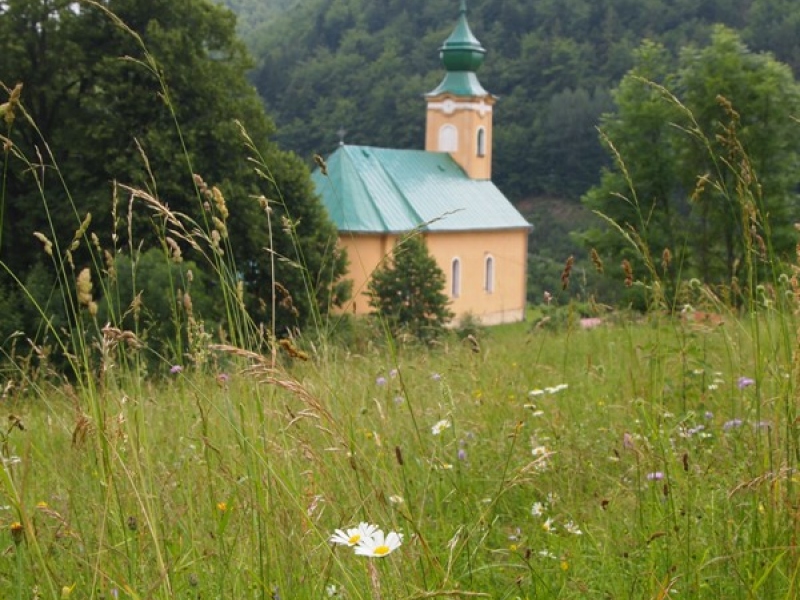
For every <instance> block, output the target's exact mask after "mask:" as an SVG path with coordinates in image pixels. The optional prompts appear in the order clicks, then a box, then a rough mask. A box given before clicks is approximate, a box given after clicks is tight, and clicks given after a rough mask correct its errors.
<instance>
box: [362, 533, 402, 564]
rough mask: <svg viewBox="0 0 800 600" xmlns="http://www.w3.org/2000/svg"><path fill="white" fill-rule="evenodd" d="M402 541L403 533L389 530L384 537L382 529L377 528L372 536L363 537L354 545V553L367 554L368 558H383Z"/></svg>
mask: <svg viewBox="0 0 800 600" xmlns="http://www.w3.org/2000/svg"><path fill="white" fill-rule="evenodd" d="M402 543H403V534H402V533H397V532H396V531H390V532H389V534H388V535H387V536H386V537H384V535H383V530H382V529H378V531H376V532H375V533H374V534H373V535H372V536H370V537H367V538H364V539H363V540H362V541H361V542H360V543H359V544H358V546H356V554H358V555H359V556H369V557H370V558H383V557H384V556H386V555H387V554H390V553H392V552H394V551H395V550H397V549H398V548H399V547H400V545H401V544H402Z"/></svg>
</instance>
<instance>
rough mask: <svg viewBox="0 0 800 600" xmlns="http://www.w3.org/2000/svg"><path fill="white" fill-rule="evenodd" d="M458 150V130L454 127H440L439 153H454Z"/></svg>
mask: <svg viewBox="0 0 800 600" xmlns="http://www.w3.org/2000/svg"><path fill="white" fill-rule="evenodd" d="M456 150H458V129H456V128H455V126H454V125H449V124H448V125H442V126H441V127H440V128H439V151H440V152H455V151H456Z"/></svg>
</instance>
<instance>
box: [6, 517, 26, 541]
mask: <svg viewBox="0 0 800 600" xmlns="http://www.w3.org/2000/svg"><path fill="white" fill-rule="evenodd" d="M9 529H11V539H12V540H13V542H14V545H15V546H19V545H20V544H21V543H22V538H23V537H24V535H25V530H24V529H23V527H22V523H20V522H19V521H14V522H13V523H12V524H11V525H10V526H9Z"/></svg>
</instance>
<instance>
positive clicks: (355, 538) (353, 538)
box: [347, 533, 361, 546]
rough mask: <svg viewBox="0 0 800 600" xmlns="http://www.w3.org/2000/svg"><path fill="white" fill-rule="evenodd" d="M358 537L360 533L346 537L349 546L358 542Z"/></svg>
mask: <svg viewBox="0 0 800 600" xmlns="http://www.w3.org/2000/svg"><path fill="white" fill-rule="evenodd" d="M360 539H361V534H360V533H357V534H355V535H351V536H350V537H349V538H348V539H347V543H348V544H350V545H351V546H355V545H356V544H357V543H358V542H359V540H360Z"/></svg>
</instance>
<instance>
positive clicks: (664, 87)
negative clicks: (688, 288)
mask: <svg viewBox="0 0 800 600" xmlns="http://www.w3.org/2000/svg"><path fill="white" fill-rule="evenodd" d="M614 98H615V101H616V104H617V109H616V112H614V113H612V114H609V115H606V117H605V118H604V120H603V132H604V135H605V136H606V139H607V140H608V142H609V147H612V148H613V154H614V156H615V159H616V164H615V165H614V167H613V168H612V169H609V170H607V171H605V172H604V174H603V177H602V181H601V184H600V185H598V186H595V187H594V188H592V189H591V190H590V191H589V192H588V193H587V194H586V195H585V197H584V202H585V204H586V205H587V206H588V207H590V208H592V209H594V210H596V211H598V212H600V213H602V214H604V215H605V216H606V217H607V218H609V219H610V220H611V221H613V222H614V223H616V225H617V226H618V227H619V229H616V228H615V227H610V228H607V229H605V230H602V229H594V230H592V231H590V232H589V233H588V234H587V235H586V242H587V244H589V245H590V246H593V247H596V248H597V249H598V250H599V251H601V252H605V253H607V254H610V255H611V257H612V259H613V261H616V262H619V261H621V260H623V259H627V260H629V261H632V260H634V258H638V259H644V262H645V263H646V264H645V265H642V266H646V267H648V268H649V270H650V273H651V275H653V276H659V277H660V276H663V275H665V276H666V277H665V279H666V280H667V281H669V280H670V278H671V277H674V274H672V275H670V274H669V273H663V274H661V275H658V274H657V272H656V271H657V270H658V267H659V264H660V263H662V261H661V256H662V252H663V251H664V250H665V249H667V250H668V251H669V252H668V254H667V256H669V257H671V260H665V261H663V263H664V264H663V266H662V268H664V269H666V268H667V267H668V266H669V264H670V263H672V268H675V267H676V265H678V266H679V268H680V271H681V275H682V276H684V277H699V278H701V279H702V280H704V281H705V282H707V283H711V284H730V283H731V282H732V281H733V280H734V278H736V277H740V276H741V273H740V272H739V271H738V270H739V269H740V268H742V267H744V266H745V265H746V264H748V263H749V262H750V260H751V259H752V257H753V250H754V244H761V243H762V242H763V243H764V244H767V243H770V242H771V244H772V250H773V256H776V257H778V258H782V257H786V256H789V255H790V254H793V252H794V241H793V236H792V233H791V227H792V226H791V219H790V218H789V214H790V211H794V210H796V208H797V207H798V197H797V194H796V189H797V185H798V183H800V169H798V158H799V157H800V142H798V139H797V135H796V131H795V130H794V129H793V127H792V123H793V121H792V116H793V115H796V114H798V110H800V86H798V84H797V83H796V82H795V80H794V78H793V76H792V73H791V71H790V70H789V68H788V67H787V66H786V65H783V64H781V63H779V62H777V61H776V60H775V59H774V58H773V57H772V56H771V55H767V54H757V53H753V52H751V51H750V50H749V49H748V48H747V47H746V46H745V45H744V44H743V43H742V42H741V40H740V39H739V37H738V35H737V34H736V33H734V32H733V31H731V30H730V29H727V28H725V27H722V26H719V27H716V28H715V29H714V31H713V34H712V37H711V41H710V43H709V44H708V45H707V46H706V47H703V48H696V47H689V48H687V49H685V50H684V51H683V52H681V54H680V56H679V58H678V59H677V61H675V60H674V59H672V58H671V57H670V55H669V54H668V53H667V52H666V51H665V50H664V49H663V48H662V47H660V46H658V45H654V44H645V45H644V46H643V47H642V49H641V50H640V51H639V53H638V55H637V65H636V66H635V67H634V69H633V70H631V71H630V72H629V73H628V75H626V76H625V78H623V80H622V82H621V83H620V85H619V87H618V88H617V90H616V91H615V94H614ZM620 230H621V231H622V233H623V235H620ZM758 240H761V241H758ZM765 240H766V241H765ZM636 246H638V248H637V247H636ZM757 250H758V251H759V253H760V252H761V249H757ZM634 270H635V271H636V272H638V273H642V271H643V270H644V269H636V268H635V269H634Z"/></svg>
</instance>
